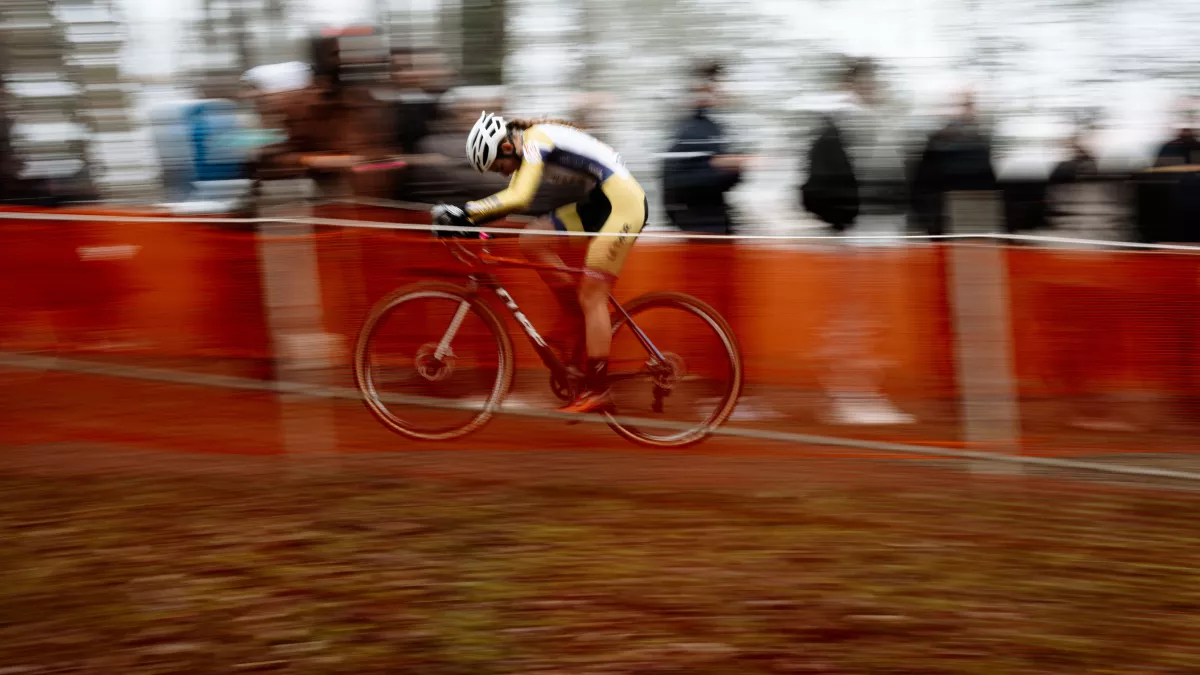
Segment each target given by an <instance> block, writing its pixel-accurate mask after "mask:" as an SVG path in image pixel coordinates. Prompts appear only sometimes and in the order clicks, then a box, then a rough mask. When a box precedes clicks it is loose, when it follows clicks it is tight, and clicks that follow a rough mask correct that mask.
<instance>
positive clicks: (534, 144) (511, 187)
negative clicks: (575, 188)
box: [466, 127, 554, 222]
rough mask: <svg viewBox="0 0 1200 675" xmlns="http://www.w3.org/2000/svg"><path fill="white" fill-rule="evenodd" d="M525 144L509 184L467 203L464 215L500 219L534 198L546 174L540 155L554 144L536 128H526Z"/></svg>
mask: <svg viewBox="0 0 1200 675" xmlns="http://www.w3.org/2000/svg"><path fill="white" fill-rule="evenodd" d="M524 143H525V145H524V147H523V148H522V149H521V166H520V167H519V168H518V169H517V170H516V171H515V172H514V173H513V175H512V180H510V181H509V183H508V187H507V188H505V189H503V190H501V191H500V192H497V193H496V194H494V195H492V196H490V197H484V198H483V199H480V200H478V201H474V202H467V206H466V211H467V216H469V217H470V218H471V220H473V221H475V222H481V221H484V220H489V219H492V218H499V217H500V216H503V215H505V214H508V213H512V212H513V211H519V210H521V209H523V208H525V207H527V206H529V204H530V203H531V202H532V201H533V198H534V196H535V195H536V194H537V191H538V186H539V185H541V183H542V176H543V174H544V173H545V163H544V161H543V158H544V157H545V156H546V155H547V154H548V153H549V152H550V151H551V150H553V149H554V143H553V142H552V141H551V140H550V138H549V137H548V136H546V134H544V133H542V132H541V131H539V130H538V128H537V127H530V128H529V129H526V130H525V133H524Z"/></svg>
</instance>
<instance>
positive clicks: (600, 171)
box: [434, 112, 648, 413]
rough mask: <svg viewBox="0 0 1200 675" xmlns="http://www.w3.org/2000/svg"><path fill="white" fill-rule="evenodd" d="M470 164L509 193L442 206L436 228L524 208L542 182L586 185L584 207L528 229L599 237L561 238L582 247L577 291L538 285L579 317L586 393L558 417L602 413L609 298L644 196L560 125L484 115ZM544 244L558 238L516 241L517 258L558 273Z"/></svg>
mask: <svg viewBox="0 0 1200 675" xmlns="http://www.w3.org/2000/svg"><path fill="white" fill-rule="evenodd" d="M467 158H468V159H469V160H470V162H471V165H472V166H473V167H475V170H476V171H479V172H481V173H482V172H485V171H494V172H497V173H500V174H503V175H506V176H511V180H510V182H509V184H508V187H507V188H506V189H504V190H502V191H500V192H498V193H496V194H494V195H492V196H490V197H487V198H484V199H480V200H478V201H473V202H468V203H467V204H466V205H465V206H464V207H461V208H460V207H457V206H448V205H439V206H438V207H436V208H435V209H434V221H435V222H436V223H444V224H453V225H476V224H479V223H483V222H486V221H488V220H492V219H495V218H499V217H501V216H503V215H505V214H508V213H511V212H513V211H518V210H520V209H522V208H525V207H526V206H528V205H529V203H530V202H531V201H532V200H533V197H534V195H535V194H536V193H537V190H538V186H539V185H540V184H541V182H542V179H543V177H549V178H551V179H556V178H562V179H567V180H583V181H586V182H587V183H589V184H591V185H592V186H593V187H592V189H591V191H590V192H589V193H588V195H587V197H586V198H584V200H583V201H581V202H578V203H575V204H568V205H567V206H563V207H560V208H558V209H555V210H554V211H553V212H551V213H550V214H549V215H548V216H543V217H541V218H538V219H537V220H535V221H534V222H533V223H530V224H529V225H528V226H526V228H525V229H526V230H540V231H547V230H550V229H555V230H560V231H572V232H593V233H599V234H600V235H601V236H596V237H586V238H585V237H564V239H568V240H571V242H574V241H578V240H586V245H587V253H586V258H585V261H586V262H585V269H586V271H587V273H586V274H584V275H583V276H582V277H581V278H580V280H579V283H578V287H577V288H576V287H575V281H574V278H573V277H571V276H570V275H568V274H565V273H555V272H543V273H542V278H543V280H544V281H546V283H547V285H549V286H550V288H551V290H552V291H554V294H555V297H556V298H557V299H558V301H559V304H560V305H561V306H562V309H563V311H564V312H565V313H567V314H568V315H569V314H570V313H575V314H578V313H579V312H580V310H582V314H583V327H584V344H585V348H586V353H587V365H586V370H585V372H584V382H583V389H582V391H581V392H580V393H579V395H578V396H577V397H576V398H575V400H574V401H572V402H570V403H569V404H567V405H566V406H564V407H562V408H560V409H559V410H561V411H563V412H579V413H582V412H593V411H596V410H599V409H602V408H604V407H605V406H606V405H607V404H608V401H609V395H608V355H609V349H610V348H611V346H612V322H611V321H610V319H609V312H608V296H609V292H610V291H611V290H612V285H613V282H614V281H616V279H617V275H618V274H620V272H621V267H622V265H624V263H625V257H626V256H627V255H628V254H629V249H630V247H631V246H632V245H633V242H634V240H635V239H636V238H637V235H638V233H639V232H641V230H642V227H643V226H644V225H645V224H646V214H647V210H648V204H647V202H646V193H645V192H644V191H643V190H642V188H641V186H640V185H638V182H637V181H636V180H634V178H633V176H632V175H630V173H629V170H628V169H626V168H625V164H624V162H622V160H621V156H620V155H618V154H617V153H616V152H615V151H613V149H612V148H610V147H609V146H607V145H605V144H604V143H601V142H600V141H598V140H596V139H595V138H593V137H591V136H589V135H588V134H586V133H584V132H583V131H580V130H579V129H578V128H576V127H575V126H574V125H572V124H570V123H569V122H563V121H560V120H551V119H543V120H519V119H512V120H505V119H504V118H503V117H500V116H498V115H495V114H491V113H487V112H484V113H482V114H481V115H480V116H479V120H478V121H477V122H475V126H474V127H473V128H472V129H471V132H470V134H468V136H467ZM547 239H556V240H557V239H560V238H558V237H553V238H551V237H546V236H540V237H539V236H533V235H532V234H531V235H525V236H522V238H521V244H522V250H523V252H524V253H525V255H526V256H527V257H529V258H530V259H532V260H535V261H537V262H541V263H544V264H547V265H557V266H562V264H563V263H562V259H561V258H560V257H559V255H558V253H557V252H556V251H555V250H553V248H552V244H550V243H548V242H546V241H545V240H547ZM571 242H568V245H569V244H570V243H571ZM572 294H574V295H575V297H572Z"/></svg>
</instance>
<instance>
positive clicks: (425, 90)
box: [391, 47, 454, 154]
mask: <svg viewBox="0 0 1200 675" xmlns="http://www.w3.org/2000/svg"><path fill="white" fill-rule="evenodd" d="M391 56H392V60H391V67H392V72H391V76H392V84H393V85H395V87H396V92H395V105H396V110H395V115H396V116H395V125H396V126H395V128H396V146H397V148H398V149H399V150H400V152H402V153H404V154H415V153H416V152H417V146H418V145H419V144H420V142H421V140H422V139H424V138H425V137H426V136H428V135H429V134H431V133H433V130H434V129H433V127H434V125H435V124H436V123H437V122H438V120H439V119H440V118H441V117H442V104H441V98H442V96H443V95H444V94H445V93H446V91H447V90H448V89H449V88H450V82H451V79H452V76H453V74H454V73H453V70H451V68H450V66H449V64H448V63H447V61H446V56H445V55H444V54H443V53H442V52H440V51H438V50H436V49H431V48H418V49H412V48H401V47H397V48H394V49H392V52H391Z"/></svg>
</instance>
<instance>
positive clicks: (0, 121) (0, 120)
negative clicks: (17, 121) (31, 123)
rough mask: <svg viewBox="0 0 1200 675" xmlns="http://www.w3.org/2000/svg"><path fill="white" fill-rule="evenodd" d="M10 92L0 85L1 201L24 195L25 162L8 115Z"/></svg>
mask: <svg viewBox="0 0 1200 675" xmlns="http://www.w3.org/2000/svg"><path fill="white" fill-rule="evenodd" d="M7 104H8V93H7V92H6V91H5V90H4V87H3V86H0V201H9V200H13V199H18V198H20V197H21V196H22V192H23V190H22V189H21V183H20V178H21V170H22V168H23V167H24V162H22V161H21V158H20V157H18V156H17V153H16V151H15V149H14V148H13V143H12V142H13V122H12V119H11V118H9V116H8V110H7V108H8V105H7Z"/></svg>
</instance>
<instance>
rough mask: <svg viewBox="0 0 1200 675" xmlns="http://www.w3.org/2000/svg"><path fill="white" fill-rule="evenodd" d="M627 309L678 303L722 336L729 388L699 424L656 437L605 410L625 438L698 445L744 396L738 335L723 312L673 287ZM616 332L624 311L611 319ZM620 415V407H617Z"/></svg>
mask: <svg viewBox="0 0 1200 675" xmlns="http://www.w3.org/2000/svg"><path fill="white" fill-rule="evenodd" d="M623 307H624V309H625V313H626V314H628V315H629V316H631V317H634V318H635V319H636V315H637V314H638V313H639V312H642V311H645V310H648V309H654V308H660V307H676V308H682V309H684V310H685V311H689V312H692V313H693V314H695V315H697V316H699V317H700V318H702V319H703V320H704V321H705V322H706V323H708V325H709V326H710V327H711V328H712V329H713V331H714V332H715V333H716V334H717V335H718V336H719V337H720V339H721V342H722V344H723V345H724V346H725V349H726V351H727V352H728V356H729V362H730V365H731V370H732V372H731V375H732V377H731V379H730V385H729V388H728V391H727V392H726V393H725V395H724V397H723V398H721V399H720V400H719V402H718V403H719V404H718V406H717V408H716V409H715V411H714V412H713V414H711V415H709V416H708V418H707V419H705V420H704V421H703V422H701V423H700V424H699V425H697V426H696V428H694V429H691V430H684V431H679V432H678V433H676V434H675V435H673V436H668V437H665V438H655V437H653V436H650V435H649V434H646V433H645V432H643V431H641V430H639V429H638V428H637V427H636V426H634V425H632V424H622V423H621V422H620V421H618V419H617V418H616V417H615V416H614V415H613V413H612V412H606V413H605V415H606V416H607V418H608V426H609V427H611V428H612V430H613V431H615V432H617V434H618V435H620V436H621V437H622V438H625V439H626V440H628V441H630V442H632V443H635V444H637V445H641V446H644V447H652V448H685V447H688V446H690V445H695V444H696V443H699V442H701V441H703V440H704V439H706V438H708V436H710V435H711V433H712V430H713V429H716V428H717V427H719V426H721V425H722V424H724V423H725V422H726V421H727V420H728V419H729V416H730V415H732V414H733V411H734V409H735V408H736V407H737V403H738V399H739V398H740V397H741V394H742V388H743V386H744V383H745V368H744V366H743V363H742V350H741V346H740V345H739V344H738V341H737V336H735V335H734V334H733V329H732V328H731V327H730V326H729V323H728V322H727V321H726V320H725V317H723V316H721V314H720V313H719V312H717V310H716V309H714V308H713V307H712V306H711V305H709V304H708V303H706V302H704V301H702V300H700V299H699V298H695V297H692V296H690V295H687V294H685V293H676V292H674V291H658V292H654V293H647V294H645V295H641V296H638V297H637V298H634V299H633V300H632V301H630V302H629V303H627V304H625V305H623ZM612 325H613V335H614V336H615V335H616V334H617V331H618V330H620V329H621V327H622V326H624V325H625V315H624V314H621V313H620V312H616V313H615V314H614V315H613V319H612ZM617 413H618V415H619V413H620V411H617Z"/></svg>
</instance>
